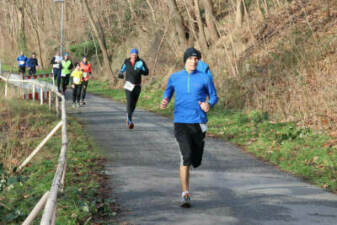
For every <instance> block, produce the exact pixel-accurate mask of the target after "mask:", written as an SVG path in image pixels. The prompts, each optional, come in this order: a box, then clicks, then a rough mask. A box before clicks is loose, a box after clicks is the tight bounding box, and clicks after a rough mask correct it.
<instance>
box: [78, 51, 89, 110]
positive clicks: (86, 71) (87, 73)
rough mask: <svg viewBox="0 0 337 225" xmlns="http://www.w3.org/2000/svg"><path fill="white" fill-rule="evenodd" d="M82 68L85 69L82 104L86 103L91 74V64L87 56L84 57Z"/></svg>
mask: <svg viewBox="0 0 337 225" xmlns="http://www.w3.org/2000/svg"><path fill="white" fill-rule="evenodd" d="M80 67H81V70H82V71H83V82H82V94H81V104H82V105H85V104H86V102H85V101H84V99H85V96H86V94H87V87H88V83H89V75H90V74H91V64H90V63H89V62H88V59H87V57H85V56H84V57H83V58H82V62H81V63H80Z"/></svg>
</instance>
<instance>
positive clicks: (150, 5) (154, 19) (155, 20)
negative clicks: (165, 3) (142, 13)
mask: <svg viewBox="0 0 337 225" xmlns="http://www.w3.org/2000/svg"><path fill="white" fill-rule="evenodd" d="M146 3H147V5H148V6H149V8H150V10H151V13H152V20H153V22H154V23H157V19H156V14H155V13H154V10H153V7H152V4H151V2H150V0H146Z"/></svg>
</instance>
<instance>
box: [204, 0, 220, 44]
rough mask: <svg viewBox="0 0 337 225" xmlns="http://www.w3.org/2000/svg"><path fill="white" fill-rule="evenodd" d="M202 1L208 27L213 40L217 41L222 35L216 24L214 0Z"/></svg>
mask: <svg viewBox="0 0 337 225" xmlns="http://www.w3.org/2000/svg"><path fill="white" fill-rule="evenodd" d="M202 3H203V6H204V8H205V14H206V24H207V29H208V32H209V34H210V37H211V40H212V42H213V43H215V42H216V41H217V40H218V39H219V37H220V35H219V32H218V30H217V28H216V25H215V18H214V9H213V2H212V0H202Z"/></svg>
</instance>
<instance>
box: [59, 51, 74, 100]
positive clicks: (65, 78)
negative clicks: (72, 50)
mask: <svg viewBox="0 0 337 225" xmlns="http://www.w3.org/2000/svg"><path fill="white" fill-rule="evenodd" d="M73 67H74V66H73V63H72V62H71V60H70V58H69V54H68V53H67V52H66V53H64V58H63V60H62V71H61V82H62V94H63V95H64V94H65V93H66V90H67V85H68V84H69V79H70V74H71V70H72V69H73Z"/></svg>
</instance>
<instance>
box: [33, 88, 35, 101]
mask: <svg viewBox="0 0 337 225" xmlns="http://www.w3.org/2000/svg"><path fill="white" fill-rule="evenodd" d="M33 101H35V84H33Z"/></svg>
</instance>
